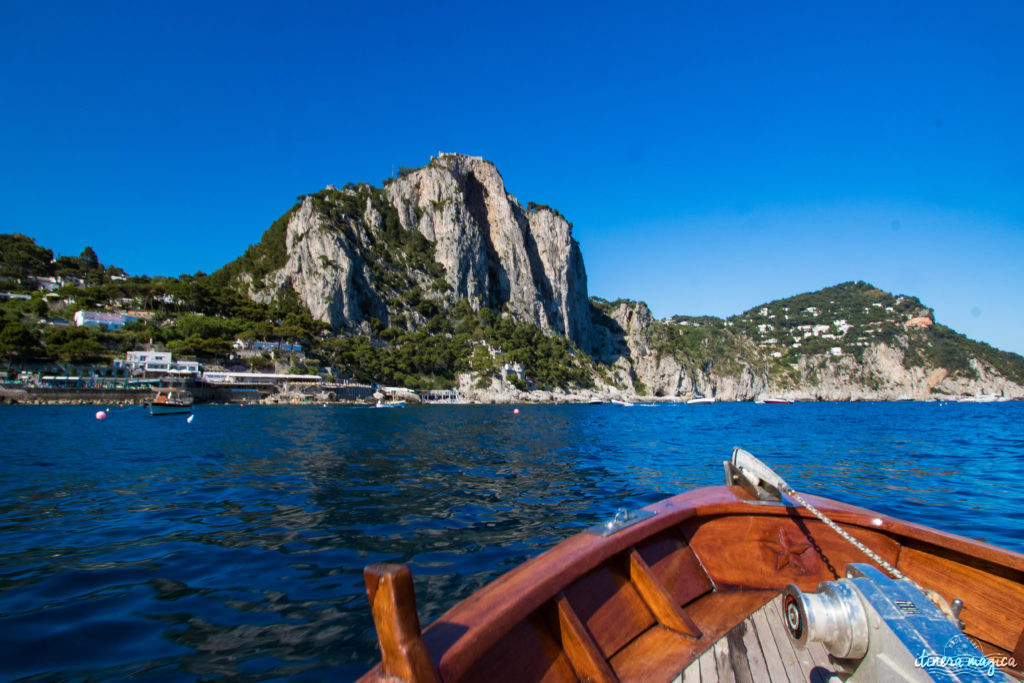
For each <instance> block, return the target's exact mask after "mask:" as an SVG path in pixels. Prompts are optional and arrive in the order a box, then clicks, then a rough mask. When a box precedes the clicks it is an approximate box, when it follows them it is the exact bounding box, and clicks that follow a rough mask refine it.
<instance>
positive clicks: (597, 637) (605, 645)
mask: <svg viewBox="0 0 1024 683" xmlns="http://www.w3.org/2000/svg"><path fill="white" fill-rule="evenodd" d="M565 596H566V597H567V598H568V600H569V604H570V605H572V609H573V611H574V612H575V613H576V615H577V616H579V618H580V621H582V622H583V623H584V624H585V625H586V627H587V630H588V631H589V632H590V634H591V635H592V636H593V637H594V641H595V642H596V643H597V645H598V647H600V648H601V652H603V653H604V656H605V657H606V658H608V657H611V656H612V655H614V654H615V653H616V652H618V651H619V649H621V648H622V646H623V645H625V644H626V643H628V642H629V641H631V640H633V639H634V638H636V637H637V636H638V635H639V634H641V633H643V632H644V631H646V630H647V629H648V628H650V627H651V626H652V625H653V624H654V623H655V621H654V617H653V615H652V614H651V612H650V610H648V609H647V606H646V605H645V604H644V601H643V599H641V597H640V595H639V594H638V593H637V591H636V589H635V588H634V587H633V585H632V584H631V583H630V582H629V580H628V579H627V578H626V577H625V576H623V575H622V574H621V573H620V572H619V571H618V570H617V569H616V568H615V567H613V566H611V565H610V564H605V565H602V566H601V567H598V568H597V569H595V570H594V571H592V572H590V573H589V574H587V575H586V576H584V577H583V578H581V579H580V580H579V581H577V582H575V583H573V584H572V585H571V586H567V587H566V589H565Z"/></svg>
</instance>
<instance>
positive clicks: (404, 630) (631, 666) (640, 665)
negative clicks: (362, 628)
mask: <svg viewBox="0 0 1024 683" xmlns="http://www.w3.org/2000/svg"><path fill="white" fill-rule="evenodd" d="M725 469H726V485H725V486H716V487H709V488H702V489H697V490H694V491H690V492H688V493H683V494H681V495H677V496H674V497H671V498H668V499H666V500H663V501H661V502H659V503H655V504H653V505H649V506H647V507H645V508H642V509H639V510H630V511H627V510H620V511H619V512H617V513H616V514H615V516H614V517H613V518H611V519H610V520H609V521H608V522H606V523H602V524H599V525H597V526H595V527H592V528H591V529H588V530H586V531H584V532H582V533H580V534H577V535H575V536H573V537H571V538H569V539H567V540H565V541H563V542H561V543H559V544H558V545H557V546H555V547H554V548H552V549H550V550H548V551H547V552H545V553H543V554H542V555H539V556H537V557H535V558H533V559H531V560H529V561H527V562H525V563H524V564H522V565H520V566H519V567H517V568H515V569H513V570H511V571H509V572H508V573H506V574H504V575H503V576H501V577H500V578H498V579H497V580H495V581H494V582H492V583H490V584H488V585H487V586H485V587H483V588H482V589H480V590H479V591H477V592H476V593H474V594H473V595H471V596H470V597H468V598H467V599H465V600H463V601H462V602H460V603H459V604H457V605H455V606H454V607H452V608H451V609H450V610H449V611H448V612H447V613H445V614H444V615H442V616H441V617H440V618H439V619H437V621H435V622H434V623H433V624H431V625H430V626H429V627H427V628H426V629H425V630H423V631H421V630H420V624H419V618H418V615H417V611H416V603H415V595H414V589H413V581H412V575H411V573H410V571H409V569H408V568H407V567H404V566H402V565H393V564H374V565H370V566H368V567H367V568H366V569H365V571H364V578H365V582H366V589H367V595H368V597H369V601H370V605H371V609H372V612H373V618H374V623H375V626H376V629H377V637H378V640H379V643H380V648H381V656H382V659H381V663H380V664H378V665H377V666H375V667H374V668H373V669H371V670H370V671H369V672H367V673H366V674H365V675H364V676H363V677H362V678H361V679H360V681H361V682H362V683H370V682H372V681H410V682H419V681H446V682H455V681H458V682H460V683H461V682H474V681H481V682H485V683H501V682H503V681H578V680H586V681H591V680H593V681H705V682H706V681H719V680H721V681H733V680H735V681H762V680H765V681H767V680H771V681H797V680H812V681H813V680H820V681H831V680H836V681H890V680H914V681H917V680H920V681H928V680H948V681H968V680H984V681H993V680H1011V679H1010V676H1013V677H1014V678H1015V679H1020V678H1022V677H1024V675H1022V673H1021V672H1022V666H1024V555H1022V554H1020V553H1016V552H1012V551H1009V550H1004V549H1002V548H998V547H995V546H992V545H988V544H985V543H982V542H979V541H974V540H970V539H967V538H963V537H960V536H955V535H952V534H948V533H944V532H942V531H937V530H935V529H931V528H928V527H924V526H920V525H916V524H913V523H910V522H905V521H902V520H899V519H894V518H892V517H888V516H885V515H880V514H877V513H875V512H872V511H870V510H865V509H862V508H858V507H853V506H850V505H846V504H844V503H841V502H837V501H834V500H829V499H827V498H820V497H817V496H811V495H806V494H801V493H798V492H796V491H795V490H793V489H792V488H791V487H790V486H789V485H788V484H787V483H786V482H785V481H784V480H783V479H782V478H781V477H779V476H778V475H777V474H776V473H775V472H773V471H772V470H771V469H770V468H769V467H768V466H767V465H765V464H764V463H762V462H760V461H759V460H757V459H756V458H754V456H752V455H750V454H749V453H747V452H746V451H743V450H742V449H735V450H734V452H733V455H732V458H731V459H730V460H729V461H727V462H726V463H725Z"/></svg>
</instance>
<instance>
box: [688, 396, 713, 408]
mask: <svg viewBox="0 0 1024 683" xmlns="http://www.w3.org/2000/svg"><path fill="white" fill-rule="evenodd" d="M714 402H715V399H714V398H713V397H711V396H697V397H696V398H691V399H690V400H689V401H687V402H686V403H687V404H688V405H691V406H699V405H705V404H709V403H714Z"/></svg>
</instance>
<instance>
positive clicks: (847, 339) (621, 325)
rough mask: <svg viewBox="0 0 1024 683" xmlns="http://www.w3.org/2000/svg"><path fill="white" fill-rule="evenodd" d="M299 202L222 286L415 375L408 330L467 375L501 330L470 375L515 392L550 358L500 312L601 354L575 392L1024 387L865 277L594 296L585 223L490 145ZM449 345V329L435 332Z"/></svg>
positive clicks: (924, 312)
mask: <svg viewBox="0 0 1024 683" xmlns="http://www.w3.org/2000/svg"><path fill="white" fill-rule="evenodd" d="M299 200H300V201H299V202H298V203H297V204H296V205H295V206H294V207H292V209H291V210H290V211H288V212H287V213H286V214H285V215H284V216H282V218H281V219H279V220H278V221H277V222H275V223H274V225H273V226H271V228H270V229H269V230H267V232H266V233H265V234H264V236H263V239H262V241H261V242H260V243H259V244H257V245H253V246H252V247H250V248H249V250H248V251H247V252H246V253H245V254H244V255H243V256H242V257H241V258H240V259H238V260H237V261H235V262H234V263H232V264H228V266H225V268H224V269H222V271H220V272H219V274H218V275H219V279H218V282H225V281H229V282H233V283H234V284H235V285H236V286H239V287H241V289H243V290H244V291H245V292H246V294H247V295H248V296H249V297H251V298H253V299H255V300H257V301H261V302H270V301H273V300H275V299H280V298H281V297H295V298H297V299H298V300H299V301H300V302H301V303H302V304H303V305H304V306H305V307H306V308H307V309H308V310H309V311H310V313H311V315H312V316H313V318H314V319H316V320H320V321H323V322H325V323H328V324H329V325H330V326H331V327H332V328H333V329H334V330H335V332H338V333H341V334H342V335H348V336H351V335H369V336H371V337H372V344H371V347H372V348H385V347H391V346H394V347H395V348H394V349H392V350H393V351H394V352H395V355H396V356H402V358H403V359H402V361H401V362H395V363H392V364H391V366H392V367H393V368H394V369H393V371H392V372H393V374H392V375H389V376H391V377H392V378H401V381H410V380H415V376H416V375H417V373H421V372H423V371H422V369H417V368H421V367H422V366H423V365H424V364H422V363H420V364H417V363H416V362H413V361H416V360H417V358H412V356H417V357H421V356H424V355H428V354H429V352H428V351H425V350H424V349H425V346H420V347H418V350H416V351H409V352H408V353H406V352H405V351H402V350H401V349H400V348H399V347H400V346H401V345H402V344H403V343H411V342H410V341H409V338H408V337H407V336H406V335H408V334H413V333H415V334H421V332H422V334H421V336H422V335H423V334H426V335H428V336H429V335H436V334H443V335H445V340H446V341H445V344H443V345H444V346H446V347H450V348H447V349H446V352H445V354H443V355H445V357H446V358H448V360H445V361H440V360H433V361H431V362H430V363H429V364H427V365H429V367H430V374H431V377H432V378H433V379H431V380H430V381H432V382H434V381H437V378H438V377H444V378H446V380H445V381H448V380H449V379H454V378H455V375H456V374H457V373H458V372H464V370H465V368H466V367H467V366H468V365H470V363H469V360H468V359H469V356H470V355H472V354H474V353H478V350H477V349H476V347H474V345H473V344H479V343H481V342H483V341H484V340H485V338H486V339H490V341H491V342H493V344H489V345H488V353H490V354H492V356H493V361H494V362H493V363H491V362H490V361H489V362H488V363H484V364H483V365H484V366H487V367H489V368H492V369H491V370H489V371H487V372H485V373H483V375H488V376H489V377H490V379H488V377H485V376H480V377H476V378H472V379H471V380H470V382H471V383H472V384H473V385H474V386H475V385H476V384H477V383H482V385H487V383H488V382H489V381H491V380H493V381H494V382H497V383H499V384H501V385H502V387H504V385H505V384H506V382H505V378H504V377H503V376H501V373H499V371H498V370H497V369H494V368H499V367H501V366H503V365H504V364H505V363H507V362H515V363H523V364H526V365H529V363H530V362H533V364H534V365H535V366H536V365H540V364H541V363H538V362H537V359H536V353H535V348H533V347H536V346H537V344H536V340H534V341H526V340H527V338H528V337H529V335H526V334H518V333H512V332H510V331H509V330H505V331H504V332H502V335H497V336H496V335H493V334H492V335H491V336H488V333H487V332H485V331H483V330H482V328H481V325H483V327H484V328H487V329H489V330H491V331H493V330H494V328H493V324H494V320H498V319H502V320H507V319H512V320H514V321H517V322H519V323H528V324H530V325H535V326H537V327H539V328H540V329H541V330H543V331H544V332H546V333H547V334H549V335H556V336H558V337H564V338H568V339H570V340H572V341H573V342H575V343H576V345H577V346H578V347H579V348H581V349H583V350H584V351H586V352H587V353H588V354H590V355H591V356H592V357H593V360H594V361H596V363H597V364H596V365H595V364H593V363H592V362H591V359H590V358H586V359H583V358H582V357H581V356H577V357H575V358H572V357H569V358H570V360H569V361H567V362H568V363H569V364H570V365H572V366H573V368H574V371H579V372H584V373H590V378H589V380H585V381H577V380H578V378H577V380H573V382H575V383H576V389H577V390H579V389H581V388H583V387H591V388H593V387H596V388H597V390H598V391H607V393H608V394H609V395H618V394H621V393H627V394H635V395H641V396H655V397H664V398H675V399H690V398H698V397H705V398H712V397H713V398H716V399H720V400H740V401H742V400H754V399H758V398H764V397H768V396H783V397H789V398H793V399H803V400H811V399H823V400H871V399H877V400H893V399H897V398H905V397H910V398H917V399H923V398H929V397H931V398H942V397H948V398H955V397H959V396H961V395H964V394H968V395H976V394H996V395H999V396H1004V397H1020V396H1024V388H1022V387H1024V358H1022V357H1021V356H1019V355H1016V354H1008V353H1004V352H1001V351H998V350H996V349H993V348H991V347H988V346H987V345H984V344H979V343H977V342H973V341H971V340H969V339H967V338H965V337H963V336H962V335H958V334H957V333H955V332H953V331H952V330H950V329H949V328H946V327H944V326H942V325H940V324H938V323H936V322H935V320H934V314H933V312H932V311H931V310H930V309H929V308H927V307H925V306H924V305H923V304H922V303H921V302H920V301H918V300H917V299H916V298H914V297H910V296H896V295H893V294H889V293H887V292H883V291H881V290H878V289H876V288H874V287H872V286H871V285H869V284H866V283H862V282H857V283H844V284H841V285H837V286H835V287H830V288H827V289H825V290H821V291H819V292H810V293H807V294H801V295H798V296H795V297H790V298H788V299H782V300H779V301H773V302H769V303H766V304H763V305H761V306H758V307H755V308H753V309H751V310H749V311H746V312H745V313H742V314H739V315H736V316H732V317H731V318H728V319H720V318H713V317H688V316H675V317H673V318H672V319H669V320H655V319H654V318H653V316H652V315H651V312H650V311H649V310H648V308H647V306H646V305H644V304H643V303H637V302H630V301H619V302H613V303H612V302H607V301H603V300H594V301H591V300H590V299H589V298H588V295H587V276H586V271H585V269H584V265H583V258H582V256H581V254H580V249H579V245H578V244H577V243H576V241H575V240H574V239H573V236H572V225H571V224H570V223H569V222H568V221H567V220H566V219H565V218H564V217H562V216H561V214H559V213H558V212H557V211H556V210H554V209H551V208H550V207H547V206H542V205H536V204H533V203H529V204H527V206H526V207H525V208H524V207H523V206H522V205H521V204H520V203H519V202H518V201H517V200H516V198H515V197H513V196H512V195H511V194H509V193H508V191H507V190H506V188H505V184H504V181H503V180H502V177H501V175H500V174H499V173H498V170H497V169H496V168H495V167H494V165H493V164H491V163H490V162H488V161H485V160H483V159H480V158H478V157H470V156H465V155H460V154H441V155H440V156H438V157H437V158H433V159H431V161H430V163H429V164H427V165H426V166H424V167H422V168H419V169H402V170H401V171H400V173H399V177H397V178H392V179H389V180H387V181H385V182H384V184H383V187H381V188H376V187H372V186H370V185H367V184H360V185H354V184H349V185H346V186H345V187H344V188H342V189H340V190H339V189H336V188H334V187H332V186H328V187H327V188H325V189H324V190H321V191H319V192H316V193H313V194H310V195H304V196H302V197H300V198H299ZM467 303H468V306H469V308H470V309H471V310H470V314H472V313H473V312H474V311H475V312H480V313H481V314H482V313H483V312H484V311H493V312H500V314H501V315H500V316H498V317H497V318H495V317H493V316H492V317H491V318H489V319H485V318H480V319H479V320H477V321H476V322H473V321H472V320H470V319H469V318H467V317H466V310H467ZM456 318H458V319H459V320H462V321H463V324H464V325H468V330H471V331H472V332H473V334H474V336H475V341H474V342H473V343H470V342H468V341H467V340H466V339H465V338H463V337H460V338H459V341H458V342H457V343H456V342H455V341H454V337H455V336H456V335H455V334H454V331H453V329H452V328H451V327H450V326H449V328H447V329H448V331H445V332H439V330H443V329H446V328H445V326H444V325H443V324H441V323H440V322H439V321H444V320H448V321H449V322H450V321H451V320H453V319H456ZM462 334H463V335H465V334H466V331H465V330H464V331H463V332H462ZM403 340H404V341H403ZM413 341H415V343H416V344H420V345H424V344H426V342H424V341H423V340H422V339H418V340H413ZM441 341H442V340H439V339H437V338H436V337H435V338H434V340H433V342H432V344H433V346H441V345H442V344H441ZM390 342H394V343H393V344H391V343H390ZM531 349H532V350H531ZM407 351H408V349H407ZM403 354H404V355H403ZM357 355H358V354H357ZM364 355H365V354H364ZM404 356H410V358H408V359H406V358H404ZM359 357H360V358H362V357H363V356H359ZM531 358H532V359H533V360H532V361H530V359H531ZM549 360H550V359H549ZM406 361H409V362H406ZM346 362H348V363H349V365H351V364H352V363H351V362H349V361H346ZM559 362H560V361H559ZM477 365H481V364H480V363H477ZM547 365H548V366H550V365H551V362H548V363H547ZM492 366H493V367H492ZM399 368H400V369H399ZM546 370H547V371H546V372H543V373H541V374H543V375H544V376H545V377H547V378H548V379H549V380H550V381H549V382H548V383H547V384H545V383H544V382H543V381H540V380H539V378H536V379H538V382H535V383H534V387H535V388H536V390H539V389H541V388H545V387H546V388H547V389H549V390H554V389H567V388H568V385H567V384H566V382H567V381H568V380H565V379H564V376H567V375H565V373H557V372H553V371H551V370H552V368H550V367H548V368H546ZM349 371H352V368H349ZM380 371H381V370H380V369H378V370H377V372H380ZM531 372H534V373H537V372H538V371H537V368H536V367H534V368H532V369H531V368H530V367H525V373H524V377H528V376H530V374H531ZM477 374H478V375H481V373H480V372H477ZM560 376H562V377H563V379H558V380H557V381H555V380H553V379H552V378H557V377H560ZM375 379H376V378H375ZM381 379H383V378H381ZM395 381H398V380H395ZM523 381H524V382H525V381H526V380H525V379H523ZM552 382H553V383H554V385H555V386H548V385H549V384H551V383H552ZM504 390H505V389H504V388H503V389H502V391H504Z"/></svg>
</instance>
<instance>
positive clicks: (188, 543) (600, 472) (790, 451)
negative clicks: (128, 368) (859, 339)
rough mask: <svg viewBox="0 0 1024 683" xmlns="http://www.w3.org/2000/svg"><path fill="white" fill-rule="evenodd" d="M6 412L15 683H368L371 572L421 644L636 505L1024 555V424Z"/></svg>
mask: <svg viewBox="0 0 1024 683" xmlns="http://www.w3.org/2000/svg"><path fill="white" fill-rule="evenodd" d="M512 410H513V409H512V407H509V406H497V407H491V406H443V407H442V406H432V407H409V408H405V409H401V410H397V409H396V410H374V409H368V408H356V407H328V408H324V407H314V406H301V407H252V406H247V407H245V408H242V407H238V406H230V407H229V406H199V407H197V409H196V413H195V419H194V420H193V422H192V423H191V424H189V423H186V421H185V417H184V416H168V417H159V418H151V417H148V416H147V415H146V414H145V413H144V411H143V410H142V409H140V408H126V409H119V408H112V409H111V410H110V413H109V418H108V419H106V420H103V421H100V420H96V419H95V418H94V417H93V416H94V413H95V412H96V408H95V407H30V406H24V407H21V406H14V407H5V408H2V409H0V679H4V680H7V679H17V678H29V679H32V680H69V679H71V680H95V679H103V680H109V679H121V678H129V677H132V678H137V679H142V680H160V681H163V680H168V681H171V680H196V679H208V678H215V677H221V676H233V677H237V678H239V679H240V680H267V679H274V678H278V679H280V678H291V679H299V680H322V679H325V678H333V679H336V680H350V679H353V678H355V677H357V676H358V675H360V674H361V673H363V672H364V671H365V670H366V669H367V668H368V667H369V666H370V664H371V663H372V662H373V661H374V659H375V653H376V650H375V647H376V642H375V640H374V635H373V628H372V622H371V620H370V617H369V611H368V609H367V607H366V598H365V593H364V588H363V582H362V574H361V572H362V568H363V566H364V565H366V564H368V563H371V562H379V561H390V562H404V563H407V564H409V565H411V567H412V569H413V573H414V576H415V578H416V591H417V596H418V601H419V609H420V617H421V620H423V622H424V623H429V622H430V621H431V620H433V619H434V618H436V617H437V616H439V615H440V614H441V613H442V612H444V611H445V610H446V609H447V608H448V607H450V606H451V605H452V604H454V603H455V602H457V601H458V600H460V599H462V598H464V597H465V596H467V595H468V594H469V593H471V592H472V591H473V590H475V589H476V588H477V587H479V586H480V585H482V584H484V583H486V582H487V581H489V580H491V579H493V578H495V577H496V576H497V575H499V574H501V573H502V572H504V571H506V570H508V569H509V568H511V567H513V566H515V565H516V564H519V563H520V562H522V561H523V560H525V559H527V558H528V557H531V556H533V555H536V554H538V553H540V552H541V551H543V550H544V549H546V548H548V547H550V546H551V545H553V544H554V543H556V542H557V541H559V540H561V539H562V538H565V537H567V536H569V535H571V534H572V533H574V532H576V531H577V530H579V529H581V528H583V527H586V526H589V525H590V524H593V523H595V522H596V521H598V520H599V519H604V518H605V517H606V516H608V515H609V514H610V512H612V511H613V510H614V509H615V508H616V507H619V506H621V505H629V506H635V505H643V504H647V503H650V502H653V501H656V500H659V499H660V498H662V497H664V496H665V495H667V494H672V493H677V492H680V491H682V490H685V489H689V488H692V487H695V486H703V485H709V484H719V483H721V481H722V478H723V474H722V465H721V461H722V460H724V459H726V458H728V457H729V455H730V453H731V450H732V447H733V446H736V445H739V446H743V447H745V448H747V450H750V451H751V452H753V453H754V454H755V455H758V456H759V457H761V458H762V459H764V460H766V461H767V462H768V463H769V464H770V465H772V466H774V467H775V468H776V469H777V470H778V471H779V473H780V474H781V475H782V476H783V477H785V478H786V479H787V481H789V483H790V484H792V485H793V486H794V487H796V488H797V489H798V490H802V491H806V492H808V493H817V494H821V495H826V496H829V497H832V498H838V499H841V500H845V501H847V502H850V503H854V504H858V505H862V506H865V507H870V508H873V509H876V510H879V511H881V512H884V513H888V514H891V515H895V516H897V517H902V518H905V519H910V520H913V521H916V522H920V523H923V524H927V525H929V526H934V527H937V528H939V529H943V530H946V531H951V532H954V533H958V534H962V535H965V536H969V537H972V538H978V539H983V540H987V541H989V542H992V543H996V544H998V545H1002V546H1004V547H1008V548H1012V549H1014V550H1017V551H1024V521H1022V520H1021V515H1020V513H1021V510H1022V507H1024V506H1022V503H1024V495H1022V494H1021V489H1020V482H1021V481H1022V480H1024V403H1001V404H963V405H961V404H955V403H953V404H937V403H930V404H919V403H889V404H884V403H875V404H872V403H854V404H836V403H831V404H830V403H811V404H795V405H789V406H771V405H754V404H715V405H710V406H686V405H665V406H658V407H642V406H636V407H632V408H627V407H618V406H610V405H609V406H521V407H520V411H521V412H520V414H519V415H514V414H513V412H512Z"/></svg>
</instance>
